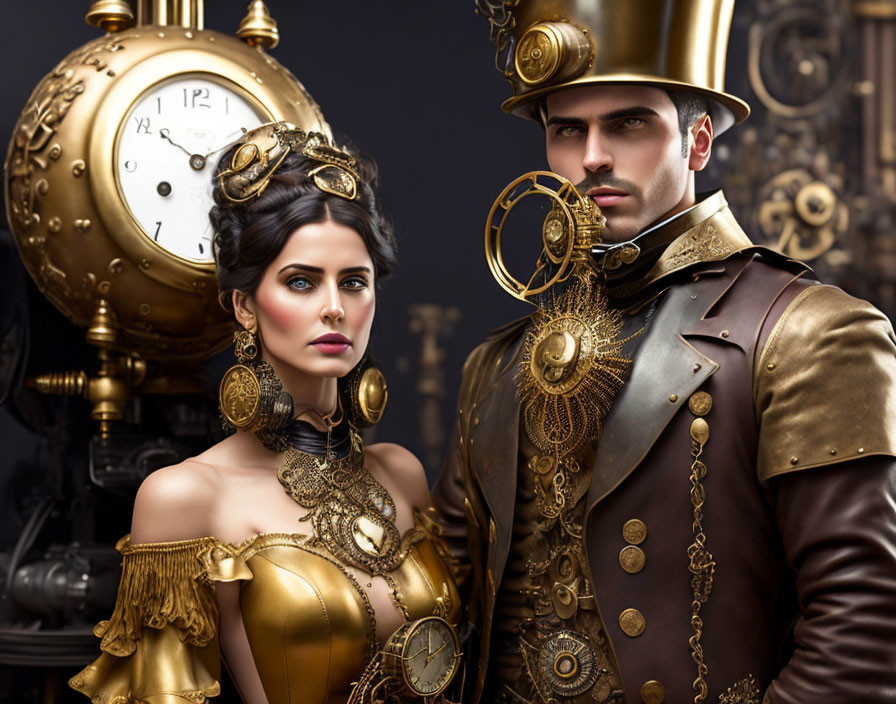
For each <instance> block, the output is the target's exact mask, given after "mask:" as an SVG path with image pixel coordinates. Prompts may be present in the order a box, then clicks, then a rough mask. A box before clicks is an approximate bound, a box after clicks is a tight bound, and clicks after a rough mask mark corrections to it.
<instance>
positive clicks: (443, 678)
mask: <svg viewBox="0 0 896 704" xmlns="http://www.w3.org/2000/svg"><path fill="white" fill-rule="evenodd" d="M384 654H385V655H386V656H387V657H386V658H385V659H384V663H385V666H386V670H387V672H388V673H389V674H391V675H392V676H393V677H397V678H399V679H401V680H402V681H403V682H404V684H405V686H406V687H407V688H408V689H409V690H410V691H411V692H412V693H413V694H414V695H416V696H419V697H433V696H435V695H437V694H439V693H441V692H443V691H444V690H445V688H446V687H447V686H448V685H449V684H451V680H452V679H454V676H455V675H456V674H457V670H458V668H459V666H460V658H461V652H460V642H459V641H458V638H457V633H456V631H455V630H454V627H453V626H452V625H451V624H450V623H448V622H447V621H446V620H445V619H443V618H440V617H438V616H427V617H425V618H421V619H418V620H416V621H412V622H410V623H406V624H404V626H402V627H401V628H399V629H398V630H397V631H396V632H395V633H394V634H393V635H392V637H391V638H390V639H389V641H388V642H387V643H386V646H385V648H384Z"/></svg>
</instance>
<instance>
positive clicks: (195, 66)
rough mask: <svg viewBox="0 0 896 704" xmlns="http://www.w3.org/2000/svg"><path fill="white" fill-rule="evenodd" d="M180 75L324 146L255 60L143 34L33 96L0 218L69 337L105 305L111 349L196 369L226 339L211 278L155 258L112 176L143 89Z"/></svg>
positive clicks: (99, 49)
mask: <svg viewBox="0 0 896 704" xmlns="http://www.w3.org/2000/svg"><path fill="white" fill-rule="evenodd" d="M180 76H199V77H202V78H204V79H208V80H212V81H215V82H218V83H220V84H223V85H225V86H227V87H228V88H230V89H231V90H233V91H235V92H237V93H239V94H240V95H242V96H244V97H245V98H246V99H247V100H248V101H249V102H250V103H252V104H253V105H254V106H255V107H256V108H257V109H258V111H259V113H260V114H262V115H264V116H265V117H266V118H267V119H270V120H288V121H291V122H294V123H296V124H297V125H300V126H302V127H303V128H304V129H308V130H315V131H319V132H322V133H324V134H328V135H329V133H330V129H329V126H328V125H327V123H326V121H325V120H324V118H323V115H322V114H321V112H320V109H319V108H318V106H317V105H316V104H315V102H314V100H313V99H312V98H311V97H310V96H309V95H308V93H307V92H306V91H305V89H304V87H303V86H302V85H301V84H300V83H299V82H298V81H297V80H296V78H295V76H293V75H292V74H291V73H290V72H289V71H288V70H287V69H285V68H284V67H283V66H281V65H280V64H279V63H278V62H276V61H275V60H274V59H272V58H271V57H270V56H268V55H267V54H266V53H265V52H264V51H263V50H262V49H260V48H255V47H251V46H248V45H247V44H245V43H243V42H242V41H240V40H238V39H236V38H234V37H230V36H227V35H225V34H221V33H219V32H214V31H211V30H203V29H196V28H189V27H181V26H172V25H164V26H163V25H143V26H138V27H135V28H133V29H129V30H125V31H121V32H117V33H112V34H107V35H105V36H103V37H101V38H99V39H96V40H94V41H91V42H88V43H87V44H85V45H84V46H82V47H80V48H78V49H76V50H75V51H73V52H72V53H71V54H69V55H68V56H67V57H66V58H64V59H63V60H62V61H61V62H60V63H59V64H58V65H57V66H56V68H54V69H53V71H52V72H51V73H50V74H49V75H47V76H46V77H45V78H44V79H43V80H42V81H41V82H40V83H39V84H38V86H37V87H36V88H35V90H34V92H33V93H32V95H31V97H30V98H29V100H28V103H27V105H26V107H25V109H24V110H23V112H22V114H21V116H20V118H19V120H18V122H17V123H16V127H15V131H14V133H13V138H12V141H11V143H10V146H9V151H8V153H7V158H6V164H5V196H6V212H7V218H8V220H9V223H10V226H11V228H12V231H13V234H14V236H15V239H16V242H17V244H18V247H19V250H20V252H21V255H22V260H23V262H24V263H25V267H26V269H27V270H28V272H29V273H30V275H31V276H32V278H33V279H34V281H35V282H36V283H37V285H38V287H39V289H40V290H41V292H42V293H43V294H44V295H45V296H46V297H47V298H48V299H49V300H50V301H51V302H52V303H53V304H54V305H55V306H56V307H57V308H58V309H59V310H60V311H61V312H62V313H63V314H64V315H65V316H66V317H68V318H69V319H70V320H71V321H72V322H73V323H74V324H76V325H78V326H82V327H86V326H87V325H88V324H89V321H90V319H91V317H92V315H93V314H94V311H95V310H96V307H97V305H98V303H99V301H100V300H103V301H105V302H107V305H108V306H109V308H110V309H111V310H112V311H113V312H114V315H115V318H116V319H117V321H118V325H119V329H118V337H117V341H116V345H117V346H118V347H120V348H122V349H125V350H131V351H136V352H139V353H140V354H141V355H142V356H144V357H147V358H149V359H160V360H198V359H202V358H205V357H208V356H210V355H211V354H213V353H215V352H217V351H219V350H221V349H223V348H224V347H225V346H226V345H227V343H228V342H229V340H230V337H231V335H232V332H233V323H232V320H231V316H230V315H229V314H228V313H226V312H225V311H223V310H222V309H221V308H220V306H219V304H218V302H217V285H216V281H215V271H214V265H213V264H212V263H206V262H196V261H190V260H187V259H183V258H181V257H178V256H177V255H175V254H172V253H171V252H168V251H166V250H164V249H162V248H161V247H159V246H158V245H156V244H155V243H154V242H153V241H152V239H151V238H150V237H148V236H147V235H146V234H145V233H144V232H143V230H142V229H141V227H140V226H139V224H138V223H137V221H136V219H135V218H134V216H133V215H132V214H131V212H130V210H129V208H128V206H127V205H126V201H125V199H124V197H123V195H122V192H121V189H120V187H119V185H118V179H117V177H116V172H115V169H116V166H115V164H116V159H115V154H116V149H117V140H118V135H119V130H120V127H121V122H122V121H123V120H125V119H126V116H127V115H128V113H129V111H130V108H131V107H132V105H134V104H135V102H136V101H137V100H138V99H139V98H140V96H141V95H143V94H144V93H145V92H146V91H147V90H149V89H151V88H153V87H154V86H158V85H159V84H161V83H164V82H167V81H170V80H172V79H175V78H177V77H180ZM209 178H211V168H209Z"/></svg>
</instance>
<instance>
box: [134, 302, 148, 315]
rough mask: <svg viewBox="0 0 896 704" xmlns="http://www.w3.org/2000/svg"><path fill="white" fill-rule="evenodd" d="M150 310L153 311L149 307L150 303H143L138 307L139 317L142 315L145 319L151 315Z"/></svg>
mask: <svg viewBox="0 0 896 704" xmlns="http://www.w3.org/2000/svg"><path fill="white" fill-rule="evenodd" d="M150 310H151V309H150V307H149V303H141V304H140V305H139V306H138V307H137V313H138V314H139V315H141V316H142V317H144V318H145V317H146V316H147V315H149V313H150Z"/></svg>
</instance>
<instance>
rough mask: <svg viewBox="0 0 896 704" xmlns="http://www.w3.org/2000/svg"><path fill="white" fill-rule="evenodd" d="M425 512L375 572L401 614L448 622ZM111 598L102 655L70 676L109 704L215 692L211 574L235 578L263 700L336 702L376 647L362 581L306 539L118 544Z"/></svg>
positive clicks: (441, 573)
mask: <svg viewBox="0 0 896 704" xmlns="http://www.w3.org/2000/svg"><path fill="white" fill-rule="evenodd" d="M430 528H431V524H430V523H429V521H428V519H427V518H426V517H422V516H421V517H419V520H418V523H417V526H416V527H415V528H414V529H413V530H412V531H410V532H409V533H408V534H407V535H406V536H405V537H404V539H403V541H402V553H403V556H404V559H403V560H402V562H401V564H400V565H399V566H398V568H397V569H396V570H394V571H393V572H391V573H389V574H388V575H385V578H386V579H387V581H389V582H390V583H391V584H392V586H393V588H394V590H395V592H396V598H395V601H396V605H397V606H399V607H400V608H402V611H403V613H404V615H405V617H406V618H408V619H417V618H421V617H423V616H428V615H432V614H439V615H443V616H444V617H446V618H447V619H448V620H449V621H451V622H452V623H456V621H457V616H458V613H459V611H460V603H459V602H460V600H459V597H458V594H457V590H456V588H455V586H454V582H453V580H452V579H451V574H450V569H449V567H448V565H447V563H446V561H445V559H444V558H443V554H444V551H443V549H442V548H441V547H440V546H439V545H438V539H437V538H436V536H435V535H433V534H432V533H431V532H430ZM119 549H120V550H121V552H122V554H123V555H124V569H123V574H122V580H121V586H120V588H119V596H118V603H117V605H116V608H115V613H114V614H113V617H112V619H110V621H109V622H103V623H101V624H100V625H99V626H98V627H97V635H100V636H104V640H103V643H102V645H101V647H102V649H103V651H104V652H103V654H102V655H101V656H100V658H99V659H98V660H96V661H95V662H94V663H93V664H91V665H90V666H88V667H87V668H85V669H84V670H83V671H82V672H80V673H79V674H78V675H76V676H75V677H73V678H72V679H71V680H70V684H71V686H72V687H73V688H75V689H77V690H78V691H80V692H83V693H84V694H86V695H87V696H89V697H91V698H93V700H94V702H95V704H106V703H108V704H111V703H112V702H113V700H114V699H115V698H116V697H126V698H127V699H126V700H127V701H133V700H141V701H143V700H145V701H150V702H152V703H153V704H156V702H163V703H164V704H175V702H183V701H184V700H189V701H190V702H192V703H193V704H198V703H201V702H203V701H205V699H206V697H211V696H215V695H216V694H218V693H219V691H220V686H219V684H218V678H219V674H220V654H219V650H218V643H217V638H216V631H217V608H216V605H215V598H214V589H213V582H214V581H233V580H240V581H243V582H244V584H243V586H242V589H241V593H240V609H241V612H242V617H243V622H244V624H245V628H246V635H247V637H248V639H249V644H250V646H251V649H252V653H253V658H254V660H255V664H256V667H257V669H258V672H259V675H260V677H261V680H262V684H263V686H264V690H265V693H266V695H267V698H268V702H269V703H270V704H281V703H282V704H286V703H287V702H288V703H289V704H337V703H338V704H343V703H344V702H345V701H346V700H347V699H348V695H349V693H350V691H351V686H352V684H353V683H354V682H356V681H357V680H358V678H359V677H360V675H361V673H362V671H363V669H364V667H365V666H366V664H367V662H368V661H369V660H370V657H371V655H372V654H373V653H374V652H375V648H376V646H377V643H376V640H375V624H374V622H373V620H372V619H371V616H370V613H371V610H370V609H369V603H368V601H367V596H366V592H364V589H363V586H362V585H361V584H359V583H358V581H357V579H355V577H354V576H353V574H352V573H351V572H350V571H348V570H347V569H346V568H345V566H344V565H342V564H340V563H339V562H338V561H337V560H336V559H335V558H334V557H333V556H332V555H330V554H329V553H327V552H326V551H325V550H323V549H321V548H320V547H319V546H316V545H315V543H314V539H313V538H311V537H310V536H306V535H289V534H266V535H260V536H257V537H255V538H252V539H250V540H248V541H246V542H245V543H243V544H242V545H240V546H233V545H228V544H226V543H221V542H220V541H217V540H215V539H214V538H200V539H197V540H187V541H179V542H173V543H156V544H146V545H136V546H132V545H130V543H129V541H128V540H127V539H124V540H122V541H121V542H120V543H119Z"/></svg>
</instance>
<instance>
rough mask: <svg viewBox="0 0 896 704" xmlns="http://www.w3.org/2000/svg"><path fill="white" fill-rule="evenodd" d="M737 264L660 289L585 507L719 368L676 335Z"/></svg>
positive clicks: (604, 437) (699, 314)
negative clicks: (659, 299) (661, 295)
mask: <svg viewBox="0 0 896 704" xmlns="http://www.w3.org/2000/svg"><path fill="white" fill-rule="evenodd" d="M743 266H744V265H742V264H734V265H732V264H729V266H728V271H726V273H725V274H724V275H722V276H721V277H713V276H707V277H705V278H702V279H701V280H700V281H698V282H695V283H686V284H680V285H678V286H673V287H672V288H671V289H670V290H669V291H668V292H667V293H666V294H665V298H664V300H663V301H662V302H661V303H660V306H659V308H658V310H657V312H656V313H655V314H654V316H653V319H652V320H651V321H650V323H649V324H648V326H647V330H646V331H645V333H644V339H643V340H642V341H641V344H640V346H639V347H638V350H637V352H636V353H635V359H634V363H633V365H632V372H631V376H630V377H629V380H628V382H626V384H625V386H624V387H623V389H622V391H621V392H620V393H619V396H618V397H617V398H616V401H615V403H614V404H613V408H612V410H611V411H610V414H609V415H608V416H607V419H606V421H605V422H604V428H603V432H602V433H601V437H600V442H599V444H598V448H597V455H596V458H595V463H594V468H593V470H592V473H591V485H590V487H589V490H588V499H587V504H586V506H587V507H588V508H587V510H588V511H591V510H592V509H593V508H594V506H595V504H597V503H598V502H599V501H601V500H602V499H603V498H604V497H605V496H607V494H609V493H610V492H611V491H613V490H614V489H615V488H616V487H617V486H619V484H620V483H621V482H622V481H623V480H624V479H625V478H626V477H627V476H628V475H629V474H631V472H632V471H633V470H634V469H635V467H637V466H638V464H639V463H640V462H641V461H642V460H643V459H644V457H645V456H646V455H647V453H648V452H649V451H650V448H651V446H652V445H653V443H654V442H655V441H656V439H657V438H658V437H659V435H660V433H661V432H662V431H663V429H664V428H665V427H666V425H668V423H669V421H670V420H671V419H672V417H673V416H674V415H675V414H676V413H677V412H678V410H679V409H680V408H681V407H682V406H683V405H685V404H687V402H688V398H689V397H690V396H691V394H692V393H694V391H696V390H697V389H698V388H699V387H700V385H701V384H702V383H703V382H704V381H706V379H708V378H709V377H710V376H711V375H712V374H713V373H715V371H716V370H717V369H718V368H719V365H718V364H717V363H716V362H715V361H713V360H712V359H710V358H709V357H706V356H705V355H703V354H702V353H700V352H699V351H698V350H697V349H695V348H694V347H693V346H692V345H690V344H689V343H688V342H687V341H686V340H685V339H684V337H682V335H683V331H685V330H688V329H689V328H690V327H691V326H692V325H694V324H695V323H696V322H697V321H699V320H701V319H702V318H703V316H704V314H705V313H706V312H707V311H708V310H709V309H710V308H711V307H712V306H713V304H714V303H715V302H716V301H717V300H718V298H719V297H720V296H721V295H722V294H723V293H724V292H725V290H727V288H728V287H729V286H730V285H731V283H732V282H733V280H734V279H735V278H736V277H737V275H738V274H739V273H740V271H741V269H742V268H743ZM673 399H674V400H673Z"/></svg>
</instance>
